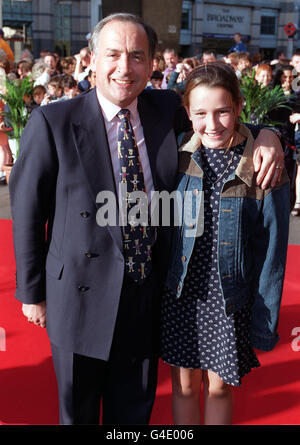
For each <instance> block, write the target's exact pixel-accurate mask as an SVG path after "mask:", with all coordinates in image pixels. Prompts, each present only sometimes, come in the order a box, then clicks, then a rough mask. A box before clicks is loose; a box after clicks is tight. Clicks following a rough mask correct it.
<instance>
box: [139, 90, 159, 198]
mask: <svg viewBox="0 0 300 445" xmlns="http://www.w3.org/2000/svg"><path fill="white" fill-rule="evenodd" d="M138 112H139V116H140V121H141V124H142V127H143V133H144V138H145V143H146V147H147V153H148V158H149V162H150V168H151V174H152V181H153V185H154V189H155V190H159V181H158V177H157V153H158V150H159V148H160V144H159V143H158V141H157V140H156V131H155V127H156V125H159V119H158V116H157V113H156V112H155V109H154V107H152V106H151V105H150V104H149V103H148V102H147V101H146V100H145V99H144V98H143V97H142V96H139V98H138Z"/></svg>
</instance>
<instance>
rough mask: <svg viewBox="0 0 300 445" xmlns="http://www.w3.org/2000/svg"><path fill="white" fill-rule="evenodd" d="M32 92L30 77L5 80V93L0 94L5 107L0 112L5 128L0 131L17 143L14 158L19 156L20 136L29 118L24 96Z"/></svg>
mask: <svg viewBox="0 0 300 445" xmlns="http://www.w3.org/2000/svg"><path fill="white" fill-rule="evenodd" d="M32 90H33V81H32V79H31V78H30V77H25V78H24V79H13V80H10V79H6V81H5V93H2V94H0V98H1V99H2V100H3V102H4V103H5V105H6V107H5V108H6V109H4V111H3V112H2V116H3V117H4V122H5V128H3V129H1V130H0V131H1V132H2V133H5V134H7V136H8V138H9V139H15V140H16V141H17V153H16V157H17V156H18V154H19V144H20V138H21V134H22V132H23V130H24V127H25V125H26V123H27V121H28V118H29V115H28V112H27V109H26V106H25V102H24V96H31V94H32Z"/></svg>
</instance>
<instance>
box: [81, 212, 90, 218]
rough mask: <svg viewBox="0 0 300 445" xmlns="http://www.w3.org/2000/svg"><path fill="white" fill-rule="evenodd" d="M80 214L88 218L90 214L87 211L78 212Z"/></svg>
mask: <svg viewBox="0 0 300 445" xmlns="http://www.w3.org/2000/svg"><path fill="white" fill-rule="evenodd" d="M80 215H81V216H82V218H88V217H89V216H90V214H89V212H87V211H83V212H80Z"/></svg>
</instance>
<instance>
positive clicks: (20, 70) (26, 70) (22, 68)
mask: <svg viewBox="0 0 300 445" xmlns="http://www.w3.org/2000/svg"><path fill="white" fill-rule="evenodd" d="M32 66H33V64H32V63H31V62H28V61H26V60H21V61H20V62H19V63H18V64H17V75H18V78H19V79H24V77H28V76H30V75H31V72H32Z"/></svg>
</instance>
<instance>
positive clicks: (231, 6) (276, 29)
mask: <svg viewBox="0 0 300 445" xmlns="http://www.w3.org/2000/svg"><path fill="white" fill-rule="evenodd" d="M299 12H300V1H299V0H293V1H292V0H285V1H280V0H263V1H262V0H252V1H251V0H223V1H220V0H219V1H218V0H184V1H183V6H182V15H183V17H184V21H183V24H182V28H181V34H180V44H181V51H182V53H184V54H185V55H192V54H197V53H199V52H200V53H201V52H202V51H203V50H207V49H214V50H216V51H217V53H219V54H226V53H227V51H228V49H229V48H230V47H231V46H232V44H233V35H234V33H241V34H242V36H243V41H244V43H246V46H247V49H248V51H249V52H250V53H251V54H254V53H257V52H263V53H264V56H265V58H271V57H274V56H275V55H276V52H277V51H278V52H280V51H283V52H284V53H285V54H286V56H287V57H290V55H291V53H292V52H293V50H295V48H298V47H300V32H297V33H296V35H295V36H294V38H292V39H289V38H288V36H287V35H286V34H285V32H284V27H285V25H287V24H288V23H293V24H295V25H296V27H299V29H300V15H299Z"/></svg>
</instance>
